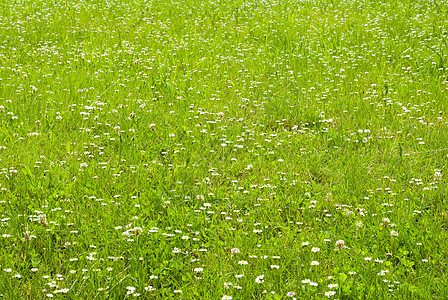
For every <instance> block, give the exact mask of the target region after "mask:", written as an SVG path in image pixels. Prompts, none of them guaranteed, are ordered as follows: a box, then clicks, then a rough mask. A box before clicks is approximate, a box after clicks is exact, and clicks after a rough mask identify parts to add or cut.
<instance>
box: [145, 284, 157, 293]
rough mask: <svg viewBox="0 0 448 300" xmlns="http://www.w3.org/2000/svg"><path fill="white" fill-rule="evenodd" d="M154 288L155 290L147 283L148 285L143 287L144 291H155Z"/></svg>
mask: <svg viewBox="0 0 448 300" xmlns="http://www.w3.org/2000/svg"><path fill="white" fill-rule="evenodd" d="M155 290H156V289H155V288H153V286H152V285H148V286H146V287H145V291H148V292H151V291H155Z"/></svg>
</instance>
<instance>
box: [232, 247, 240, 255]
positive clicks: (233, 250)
mask: <svg viewBox="0 0 448 300" xmlns="http://www.w3.org/2000/svg"><path fill="white" fill-rule="evenodd" d="M230 252H231V253H232V254H237V253H240V249H238V248H232V249H231V250H230Z"/></svg>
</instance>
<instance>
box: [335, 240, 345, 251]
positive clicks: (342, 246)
mask: <svg viewBox="0 0 448 300" xmlns="http://www.w3.org/2000/svg"><path fill="white" fill-rule="evenodd" d="M336 247H338V249H341V248H346V246H345V242H344V240H337V241H336Z"/></svg>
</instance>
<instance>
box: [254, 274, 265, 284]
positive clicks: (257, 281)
mask: <svg viewBox="0 0 448 300" xmlns="http://www.w3.org/2000/svg"><path fill="white" fill-rule="evenodd" d="M255 282H256V283H263V282H264V275H260V276H257V278H255Z"/></svg>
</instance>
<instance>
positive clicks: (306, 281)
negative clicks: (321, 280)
mask: <svg viewBox="0 0 448 300" xmlns="http://www.w3.org/2000/svg"><path fill="white" fill-rule="evenodd" d="M310 282H311V280H309V279H304V280H302V283H310Z"/></svg>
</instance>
